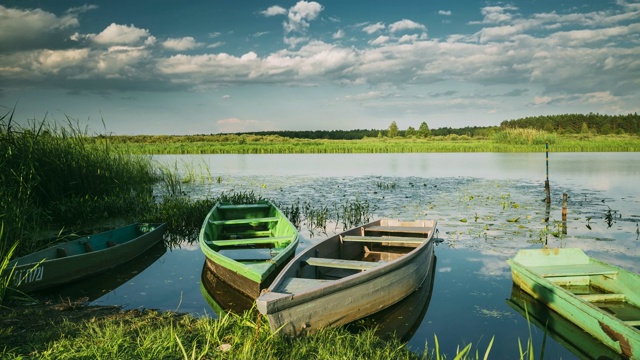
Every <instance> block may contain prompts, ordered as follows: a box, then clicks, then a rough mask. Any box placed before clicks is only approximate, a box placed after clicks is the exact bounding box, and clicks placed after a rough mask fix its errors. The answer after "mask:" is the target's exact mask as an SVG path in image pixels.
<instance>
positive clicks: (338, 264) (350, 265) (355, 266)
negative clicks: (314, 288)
mask: <svg viewBox="0 0 640 360" xmlns="http://www.w3.org/2000/svg"><path fill="white" fill-rule="evenodd" d="M307 264H309V265H313V266H321V267H329V268H338V269H351V270H368V269H372V268H374V267H376V266H378V264H380V262H370V261H357V260H342V259H327V258H313V257H312V258H308V259H307Z"/></svg>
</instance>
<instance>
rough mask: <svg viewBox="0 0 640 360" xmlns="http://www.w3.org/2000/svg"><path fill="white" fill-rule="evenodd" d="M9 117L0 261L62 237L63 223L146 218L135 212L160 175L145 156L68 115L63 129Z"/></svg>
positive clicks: (4, 126)
mask: <svg viewBox="0 0 640 360" xmlns="http://www.w3.org/2000/svg"><path fill="white" fill-rule="evenodd" d="M13 114H14V111H13V110H11V111H9V112H7V113H6V114H4V115H1V116H0V198H1V199H2V201H1V202H0V222H1V223H2V224H3V234H2V237H0V261H2V263H5V262H6V261H8V260H9V259H10V258H11V257H12V256H21V255H24V254H26V253H30V252H33V251H35V250H37V249H39V248H41V247H43V246H45V245H48V244H50V243H51V242H56V241H58V240H57V237H54V238H51V235H54V236H60V235H64V232H63V231H62V229H65V228H74V229H75V230H82V229H87V228H93V227H96V225H97V223H99V222H100V221H105V220H108V219H114V218H118V219H123V220H145V219H137V218H136V217H138V216H140V214H145V213H147V211H146V209H148V208H149V207H150V204H152V203H153V201H154V199H153V196H152V195H153V193H152V191H153V184H154V183H155V182H156V181H158V180H159V177H158V174H157V173H156V172H155V169H154V168H153V167H152V165H151V162H150V160H148V159H147V158H144V157H138V156H133V155H130V154H129V153H128V152H127V151H125V149H123V148H114V147H112V146H110V145H109V143H108V141H104V140H100V141H96V139H95V138H94V137H92V136H89V134H88V132H87V131H86V130H82V129H81V127H80V126H79V125H78V124H77V122H76V123H74V120H73V119H70V118H67V125H66V126H59V125H58V124H55V123H52V122H49V121H47V120H46V118H45V119H43V120H42V121H35V120H33V121H30V122H28V124H27V125H25V126H20V125H18V124H16V123H15V121H14V119H13ZM56 234H57V235H56ZM16 243H17V244H19V245H17V246H13V244H16ZM2 280H3V281H0V293H2V294H4V292H5V290H6V289H7V285H8V282H6V281H4V280H6V279H2Z"/></svg>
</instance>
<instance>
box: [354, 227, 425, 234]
mask: <svg viewBox="0 0 640 360" xmlns="http://www.w3.org/2000/svg"><path fill="white" fill-rule="evenodd" d="M364 231H365V233H366V232H370V231H376V232H386V233H406V234H425V235H427V234H429V233H430V232H432V231H433V228H432V227H424V226H369V227H367V228H364Z"/></svg>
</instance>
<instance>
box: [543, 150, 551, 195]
mask: <svg viewBox="0 0 640 360" xmlns="http://www.w3.org/2000/svg"><path fill="white" fill-rule="evenodd" d="M545 146H546V154H547V180H545V182H544V191H545V193H546V194H547V198H546V201H547V204H550V203H551V190H550V189H549V140H547V141H546V145H545Z"/></svg>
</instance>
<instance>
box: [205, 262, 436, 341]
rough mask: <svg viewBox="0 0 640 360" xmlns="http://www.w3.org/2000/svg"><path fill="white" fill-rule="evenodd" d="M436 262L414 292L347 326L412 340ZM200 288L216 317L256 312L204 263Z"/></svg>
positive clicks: (250, 302) (424, 309) (424, 308)
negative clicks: (372, 329)
mask: <svg viewBox="0 0 640 360" xmlns="http://www.w3.org/2000/svg"><path fill="white" fill-rule="evenodd" d="M436 262H437V257H434V261H433V265H432V267H431V269H429V271H428V272H427V275H426V276H425V278H424V280H423V281H422V285H420V287H419V288H418V289H417V290H416V291H415V292H413V293H412V294H411V295H409V296H408V297H406V298H405V299H403V300H402V301H400V302H398V303H397V304H394V305H392V306H390V307H388V308H386V309H384V310H382V311H379V312H377V313H375V314H373V315H370V316H368V317H365V318H363V319H360V320H358V321H355V322H353V323H351V324H348V325H346V327H347V329H349V330H350V331H352V332H354V333H357V332H359V331H361V330H362V329H367V328H375V332H376V335H378V336H380V337H382V338H383V339H390V338H391V337H396V338H398V339H400V340H401V341H408V340H409V339H411V337H412V336H413V334H414V333H415V332H416V330H417V328H418V327H419V326H420V324H421V323H422V320H423V319H424V316H425V314H426V313H427V309H428V307H429V301H430V300H431V292H432V290H433V284H434V280H435V273H436V271H435V268H436ZM200 290H201V291H202V296H203V297H204V299H205V300H206V301H207V303H208V304H209V306H211V308H212V309H213V311H214V312H215V313H216V315H217V316H218V317H222V316H224V315H225V314H226V313H228V312H232V313H236V314H241V313H243V312H245V311H247V310H253V311H255V313H256V314H258V312H257V310H256V308H255V307H254V300H253V299H251V298H249V297H247V296H246V295H244V294H243V293H241V292H239V291H238V290H236V289H235V288H234V287H232V286H230V285H229V284H227V283H226V282H224V281H223V280H222V279H220V278H219V277H217V276H216V275H215V274H214V273H213V272H212V271H211V270H210V269H209V267H208V266H207V265H206V263H205V264H204V265H203V266H202V278H201V287H200Z"/></svg>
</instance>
